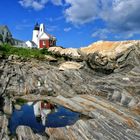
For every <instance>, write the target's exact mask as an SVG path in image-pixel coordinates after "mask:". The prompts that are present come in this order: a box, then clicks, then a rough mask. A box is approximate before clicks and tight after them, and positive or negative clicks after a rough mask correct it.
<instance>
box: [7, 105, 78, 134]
mask: <svg viewBox="0 0 140 140" xmlns="http://www.w3.org/2000/svg"><path fill="white" fill-rule="evenodd" d="M55 110H56V111H55V112H53V113H50V114H49V115H48V116H47V119H46V121H45V125H43V124H42V121H41V117H40V118H39V117H36V116H35V114H34V109H33V105H28V104H25V105H23V106H22V108H21V110H14V111H13V114H12V116H11V118H10V121H9V129H10V132H11V134H15V132H16V128H17V127H18V126H19V125H25V126H29V127H31V128H32V130H33V131H34V132H35V133H43V132H44V131H45V128H46V127H51V128H56V127H64V126H67V125H73V124H74V123H75V122H76V121H77V120H78V119H79V116H80V114H79V113H76V112H72V111H71V110H69V109H66V108H64V107H63V106H57V107H56V109H55Z"/></svg>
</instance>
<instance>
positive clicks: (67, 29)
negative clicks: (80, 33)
mask: <svg viewBox="0 0 140 140" xmlns="http://www.w3.org/2000/svg"><path fill="white" fill-rule="evenodd" d="M71 29H72V28H71V27H68V28H64V32H69V31H70V30H71Z"/></svg>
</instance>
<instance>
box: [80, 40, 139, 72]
mask: <svg viewBox="0 0 140 140" xmlns="http://www.w3.org/2000/svg"><path fill="white" fill-rule="evenodd" d="M139 44H140V42H139V41H120V42H109V41H99V42H96V43H93V44H91V45H89V46H88V47H86V48H81V49H80V52H81V55H83V56H84V58H85V59H86V60H87V61H88V63H89V65H90V67H91V68H93V69H94V70H96V71H98V72H102V73H107V74H110V73H112V72H113V71H115V72H119V71H124V70H125V71H130V70H131V69H132V68H134V67H135V66H136V64H138V65H139V59H140V57H139V56H140V55H139V54H140V45H139Z"/></svg>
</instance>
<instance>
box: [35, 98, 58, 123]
mask: <svg viewBox="0 0 140 140" xmlns="http://www.w3.org/2000/svg"><path fill="white" fill-rule="evenodd" d="M33 109H34V114H35V116H36V117H41V121H42V125H44V126H45V125H46V119H47V116H48V114H50V113H51V112H52V110H54V109H55V106H54V105H53V104H51V103H49V102H45V101H38V102H36V103H35V104H34V105H33Z"/></svg>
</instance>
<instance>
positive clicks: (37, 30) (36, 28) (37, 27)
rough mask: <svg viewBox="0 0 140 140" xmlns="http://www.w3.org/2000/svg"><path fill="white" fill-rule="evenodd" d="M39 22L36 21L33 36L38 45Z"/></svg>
mask: <svg viewBox="0 0 140 140" xmlns="http://www.w3.org/2000/svg"><path fill="white" fill-rule="evenodd" d="M39 30H40V28H39V24H38V23H36V25H35V27H34V30H33V37H32V41H33V42H34V43H35V44H37V45H38V35H39Z"/></svg>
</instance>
